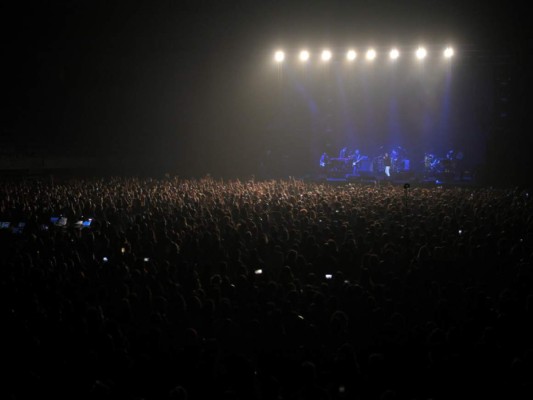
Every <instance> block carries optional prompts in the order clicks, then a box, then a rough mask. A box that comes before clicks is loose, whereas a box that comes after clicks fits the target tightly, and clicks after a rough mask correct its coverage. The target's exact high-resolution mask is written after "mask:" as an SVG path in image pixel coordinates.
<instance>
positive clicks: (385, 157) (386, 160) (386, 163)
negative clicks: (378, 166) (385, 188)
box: [383, 153, 392, 177]
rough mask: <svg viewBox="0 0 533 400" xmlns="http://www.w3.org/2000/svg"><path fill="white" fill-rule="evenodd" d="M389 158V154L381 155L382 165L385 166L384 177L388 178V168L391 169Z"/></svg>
mask: <svg viewBox="0 0 533 400" xmlns="http://www.w3.org/2000/svg"><path fill="white" fill-rule="evenodd" d="M391 164H392V162H391V157H390V155H389V153H385V154H384V155H383V165H384V166H385V175H387V177H390V167H391Z"/></svg>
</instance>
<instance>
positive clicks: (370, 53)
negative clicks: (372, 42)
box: [366, 49, 376, 61]
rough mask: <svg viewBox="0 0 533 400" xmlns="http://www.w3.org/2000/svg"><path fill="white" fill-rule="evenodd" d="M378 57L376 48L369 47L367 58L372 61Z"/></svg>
mask: <svg viewBox="0 0 533 400" xmlns="http://www.w3.org/2000/svg"><path fill="white" fill-rule="evenodd" d="M375 58H376V50H374V49H368V50H367V52H366V59H367V60H368V61H372V60H374V59H375Z"/></svg>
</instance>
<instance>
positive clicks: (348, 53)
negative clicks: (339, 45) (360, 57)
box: [346, 50, 357, 61]
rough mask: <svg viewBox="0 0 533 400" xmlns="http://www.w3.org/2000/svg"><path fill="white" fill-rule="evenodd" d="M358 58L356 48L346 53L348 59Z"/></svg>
mask: <svg viewBox="0 0 533 400" xmlns="http://www.w3.org/2000/svg"><path fill="white" fill-rule="evenodd" d="M356 58H357V53H356V52H355V51H354V50H348V52H347V53H346V59H347V60H348V61H353V60H355V59H356Z"/></svg>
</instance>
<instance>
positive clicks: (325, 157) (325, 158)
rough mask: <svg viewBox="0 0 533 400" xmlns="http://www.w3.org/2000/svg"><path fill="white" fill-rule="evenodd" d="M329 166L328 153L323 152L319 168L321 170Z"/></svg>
mask: <svg viewBox="0 0 533 400" xmlns="http://www.w3.org/2000/svg"><path fill="white" fill-rule="evenodd" d="M328 164H329V156H328V153H326V152H324V153H322V156H320V166H321V167H322V168H325V167H326V165H328Z"/></svg>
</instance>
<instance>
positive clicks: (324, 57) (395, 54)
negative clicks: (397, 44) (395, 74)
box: [274, 47, 454, 64]
mask: <svg viewBox="0 0 533 400" xmlns="http://www.w3.org/2000/svg"><path fill="white" fill-rule="evenodd" d="M441 54H442V57H443V58H445V59H451V58H452V57H453V55H454V50H453V48H452V47H446V48H445V49H444V50H443V51H442V53H441ZM400 55H401V54H400V50H398V49H397V48H392V49H390V51H389V52H388V58H389V59H391V60H397V59H399V58H400ZM413 55H414V56H415V58H416V59H418V60H420V61H421V60H424V59H425V58H426V57H427V56H428V51H427V49H426V48H425V47H418V48H417V49H416V50H415V51H414V52H413ZM358 56H359V54H358V53H357V52H356V51H355V50H348V51H347V52H346V53H345V55H344V58H345V59H346V60H347V61H349V62H352V61H355V60H357V58H358ZM377 57H378V52H377V51H376V50H375V49H373V48H370V49H368V50H367V51H366V52H365V53H364V58H365V59H366V60H367V61H373V60H375V59H376V58H377ZM286 58H287V55H286V54H285V52H284V51H283V50H278V51H276V52H275V53H274V61H275V62H277V63H280V64H281V63H283V62H284V61H285V60H286ZM298 60H299V61H300V62H303V63H305V62H307V61H309V60H311V53H310V52H309V51H308V50H301V51H300V52H299V53H298ZM320 60H321V61H323V62H329V61H332V60H333V53H332V52H331V50H328V49H324V50H322V52H321V53H320Z"/></svg>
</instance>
